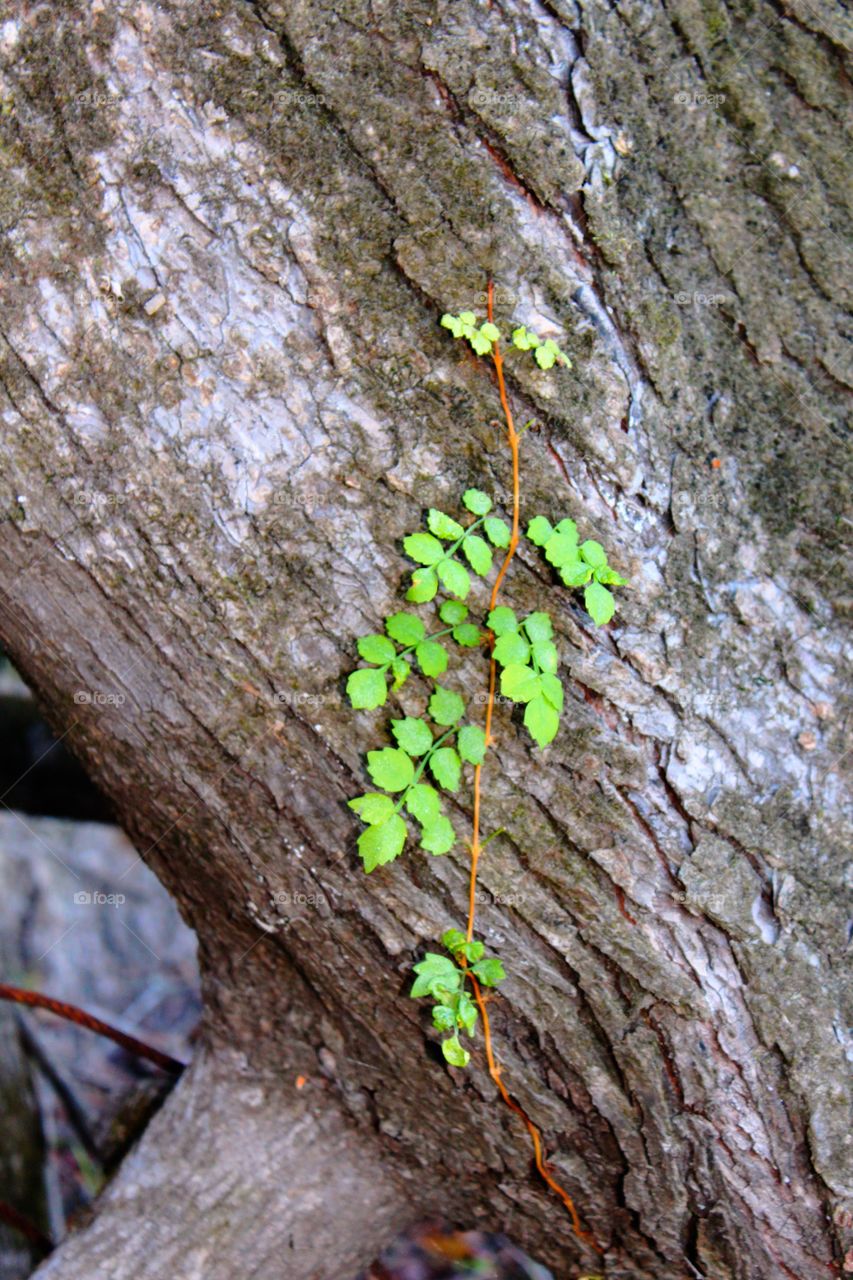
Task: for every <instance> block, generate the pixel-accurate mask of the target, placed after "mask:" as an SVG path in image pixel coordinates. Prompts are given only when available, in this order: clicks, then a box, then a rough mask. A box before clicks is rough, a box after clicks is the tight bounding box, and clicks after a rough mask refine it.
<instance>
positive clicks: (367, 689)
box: [347, 667, 388, 711]
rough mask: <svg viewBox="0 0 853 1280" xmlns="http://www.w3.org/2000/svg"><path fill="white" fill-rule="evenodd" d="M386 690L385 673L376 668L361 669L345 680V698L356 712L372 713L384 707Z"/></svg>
mask: <svg viewBox="0 0 853 1280" xmlns="http://www.w3.org/2000/svg"><path fill="white" fill-rule="evenodd" d="M387 696H388V690H387V688H386V685H385V672H384V671H380V670H379V668H378V667H362V668H361V669H360V670H358V671H353V673H352V675H351V676H350V677H349V679H348V680H347V697H348V698H349V700H350V702H351V703H352V705H353V706H354V707H355V709H356V711H373V710H374V709H375V708H376V707H381V706H384V704H385V699H386V698H387Z"/></svg>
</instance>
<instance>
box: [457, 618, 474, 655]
mask: <svg viewBox="0 0 853 1280" xmlns="http://www.w3.org/2000/svg"><path fill="white" fill-rule="evenodd" d="M453 639H454V640H455V641H456V643H457V644H461V645H462V646H463V647H464V648H466V649H473V648H475V647H476V646H477V645H478V644H479V643H480V628H479V627H475V626H474V624H473V622H463V623H462V624H461V626H458V627H454V628H453Z"/></svg>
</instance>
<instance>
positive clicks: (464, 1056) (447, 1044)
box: [441, 1036, 471, 1067]
mask: <svg viewBox="0 0 853 1280" xmlns="http://www.w3.org/2000/svg"><path fill="white" fill-rule="evenodd" d="M441 1052H442V1053H443V1054H444V1056H445V1058H446V1059H447V1061H448V1062H449V1063H450V1065H451V1067H467V1065H468V1063H469V1062H470V1061H471V1055H470V1053H469V1052H468V1050H467V1049H463V1048H462V1045H461V1044H460V1043H459V1037H458V1036H451V1037H450V1039H449V1040H442V1042H441Z"/></svg>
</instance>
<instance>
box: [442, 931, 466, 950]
mask: <svg viewBox="0 0 853 1280" xmlns="http://www.w3.org/2000/svg"><path fill="white" fill-rule="evenodd" d="M465 942H466V938H465V934H464V933H463V932H462V931H461V929H445V931H444V933H443V934H442V935H441V945H442V946H443V947H446V948H447V950H448V951H461V949H462V948H463V947H464V946H465Z"/></svg>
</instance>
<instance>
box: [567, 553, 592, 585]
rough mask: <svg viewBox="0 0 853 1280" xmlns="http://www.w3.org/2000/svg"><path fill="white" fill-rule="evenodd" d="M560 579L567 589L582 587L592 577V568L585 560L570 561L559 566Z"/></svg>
mask: <svg viewBox="0 0 853 1280" xmlns="http://www.w3.org/2000/svg"><path fill="white" fill-rule="evenodd" d="M560 577H561V578H562V579H563V582H565V584H566V586H567V587H582V586H583V585H584V583H585V582H589V580H590V578H591V577H592V568H591V566H590V565H588V564H587V563H586V561H585V560H581V559H575V560H570V561H568V562H567V563H566V564H564V565H561V566H560Z"/></svg>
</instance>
